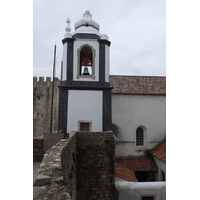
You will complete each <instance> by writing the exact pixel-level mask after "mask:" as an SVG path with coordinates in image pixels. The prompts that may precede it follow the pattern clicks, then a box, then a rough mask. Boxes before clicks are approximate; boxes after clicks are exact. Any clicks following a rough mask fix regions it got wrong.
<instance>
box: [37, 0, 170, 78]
mask: <svg viewBox="0 0 200 200" xmlns="http://www.w3.org/2000/svg"><path fill="white" fill-rule="evenodd" d="M86 10H89V11H90V13H91V14H92V19H93V20H94V21H96V22H97V23H99V24H100V33H101V34H106V35H108V37H109V40H110V41H111V46H110V74H112V75H142V76H165V75H166V2H165V0H151V1H149V0H142V1H141V0H140V1H138V0H123V1H119V0H118V1H114V0H106V1H95V0H56V1H55V0H43V1H41V0H33V76H37V77H39V76H44V77H47V76H50V77H51V76H52V74H53V55H54V45H55V44H56V46H57V53H56V55H57V56H56V57H57V58H56V76H57V77H59V78H60V69H61V67H60V63H61V60H62V51H63V45H62V39H63V38H64V34H65V28H66V26H67V24H66V20H67V18H70V21H71V24H70V27H71V29H72V31H71V32H74V24H75V22H77V21H79V20H80V19H82V18H83V14H84V13H85V11H86Z"/></svg>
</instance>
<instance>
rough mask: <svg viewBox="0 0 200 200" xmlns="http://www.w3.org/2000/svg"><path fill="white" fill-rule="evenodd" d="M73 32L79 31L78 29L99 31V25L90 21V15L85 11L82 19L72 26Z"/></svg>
mask: <svg viewBox="0 0 200 200" xmlns="http://www.w3.org/2000/svg"><path fill="white" fill-rule="evenodd" d="M74 27H75V30H77V29H79V28H80V27H82V28H84V27H92V28H94V29H96V30H97V31H99V28H100V25H99V24H98V23H97V22H95V21H94V20H93V19H92V15H91V14H90V11H89V10H86V11H85V13H84V14H83V19H81V20H79V21H77V22H76V23H75V25H74Z"/></svg>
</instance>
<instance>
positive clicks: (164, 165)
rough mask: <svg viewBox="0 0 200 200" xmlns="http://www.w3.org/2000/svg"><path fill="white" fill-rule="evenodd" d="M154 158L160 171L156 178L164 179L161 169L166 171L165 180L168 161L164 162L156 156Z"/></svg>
mask: <svg viewBox="0 0 200 200" xmlns="http://www.w3.org/2000/svg"><path fill="white" fill-rule="evenodd" d="M153 158H154V161H155V163H156V165H157V166H158V173H157V175H156V180H158V181H162V175H161V173H162V172H161V171H163V172H164V173H165V180H166V163H164V162H162V161H161V160H159V159H158V158H156V157H155V156H154V157H153Z"/></svg>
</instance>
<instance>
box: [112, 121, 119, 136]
mask: <svg viewBox="0 0 200 200" xmlns="http://www.w3.org/2000/svg"><path fill="white" fill-rule="evenodd" d="M119 130H120V129H119V126H117V125H116V124H113V123H112V131H113V133H114V135H115V137H116V138H117V139H119V138H121V135H120V131H119Z"/></svg>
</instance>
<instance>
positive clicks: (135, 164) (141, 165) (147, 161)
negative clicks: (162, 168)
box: [116, 156, 158, 172]
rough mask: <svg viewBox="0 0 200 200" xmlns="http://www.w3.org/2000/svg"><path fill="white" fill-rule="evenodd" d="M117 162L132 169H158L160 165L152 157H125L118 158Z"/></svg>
mask: <svg viewBox="0 0 200 200" xmlns="http://www.w3.org/2000/svg"><path fill="white" fill-rule="evenodd" d="M116 162H117V163H119V164H121V165H123V166H125V167H127V168H128V169H130V170H132V171H134V172H135V171H158V167H157V165H156V163H155V161H154V160H153V158H151V157H145V156H141V157H130V158H129V157H123V158H116Z"/></svg>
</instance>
